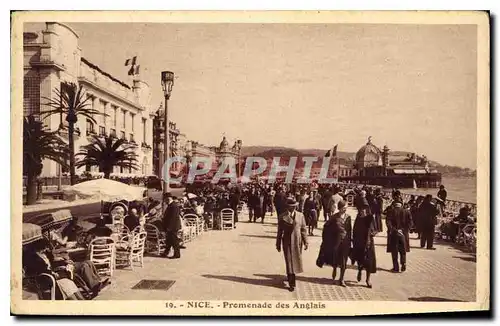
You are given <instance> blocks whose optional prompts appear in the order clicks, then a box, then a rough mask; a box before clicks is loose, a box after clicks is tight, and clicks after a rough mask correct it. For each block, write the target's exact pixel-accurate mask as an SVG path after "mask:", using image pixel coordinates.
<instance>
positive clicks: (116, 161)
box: [76, 135, 139, 179]
mask: <svg viewBox="0 0 500 326" xmlns="http://www.w3.org/2000/svg"><path fill="white" fill-rule="evenodd" d="M92 138H93V139H92V142H91V143H89V144H88V145H85V146H83V147H82V149H81V150H80V152H79V153H78V154H76V156H78V157H83V159H82V160H79V161H78V162H76V166H77V167H78V168H80V167H84V166H98V167H99V172H104V177H105V178H106V179H109V176H110V174H111V172H113V167H115V166H119V167H121V168H125V169H130V168H131V169H135V170H136V169H138V168H139V166H138V165H137V154H135V152H134V150H133V145H127V143H126V142H125V140H124V139H117V138H115V137H112V136H105V137H103V136H96V135H94V136H93V137H92Z"/></svg>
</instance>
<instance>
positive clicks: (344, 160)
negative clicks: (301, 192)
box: [241, 146, 476, 177]
mask: <svg viewBox="0 0 500 326" xmlns="http://www.w3.org/2000/svg"><path fill="white" fill-rule="evenodd" d="M327 151H328V150H327V149H317V148H305V149H295V148H290V147H283V146H243V147H242V149H241V155H242V156H243V157H245V156H260V157H265V158H271V157H276V156H282V157H290V156H297V157H304V156H316V157H322V156H324V155H325V154H326V152H327ZM408 154H411V152H407V151H391V154H390V156H391V157H394V156H396V157H398V158H404V157H406V156H407V155H408ZM337 156H338V157H339V163H340V164H343V165H352V164H353V163H354V159H355V156H356V153H355V152H341V151H339V152H337ZM429 164H430V165H431V166H432V167H435V168H436V170H438V171H439V172H441V173H442V174H443V175H448V176H459V177H460V176H476V171H475V170H471V169H468V168H462V167H459V166H450V165H443V164H441V163H439V162H436V161H432V160H429Z"/></svg>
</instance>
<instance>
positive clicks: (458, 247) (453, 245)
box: [434, 239, 471, 254]
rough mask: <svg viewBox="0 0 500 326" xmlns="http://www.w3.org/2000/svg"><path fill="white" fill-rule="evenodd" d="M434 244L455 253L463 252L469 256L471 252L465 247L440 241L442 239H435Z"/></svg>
mask: <svg viewBox="0 0 500 326" xmlns="http://www.w3.org/2000/svg"><path fill="white" fill-rule="evenodd" d="M434 243H436V244H439V245H441V246H443V247H449V248H453V249H455V250H457V251H460V252H463V253H466V254H471V251H470V250H469V249H468V248H467V247H466V246H464V245H460V244H458V243H456V242H451V241H446V240H442V239H436V240H434Z"/></svg>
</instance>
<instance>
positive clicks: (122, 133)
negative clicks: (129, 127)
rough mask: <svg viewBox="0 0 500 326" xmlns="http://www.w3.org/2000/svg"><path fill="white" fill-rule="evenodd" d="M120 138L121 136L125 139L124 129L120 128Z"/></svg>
mask: <svg viewBox="0 0 500 326" xmlns="http://www.w3.org/2000/svg"><path fill="white" fill-rule="evenodd" d="M120 138H121V139H125V140H127V137H125V131H123V130H122V131H121V132H120Z"/></svg>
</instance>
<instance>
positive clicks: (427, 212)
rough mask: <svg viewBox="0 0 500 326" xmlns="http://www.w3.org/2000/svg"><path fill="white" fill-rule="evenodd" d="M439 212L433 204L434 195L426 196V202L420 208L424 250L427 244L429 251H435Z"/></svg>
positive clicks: (421, 239)
mask: <svg viewBox="0 0 500 326" xmlns="http://www.w3.org/2000/svg"><path fill="white" fill-rule="evenodd" d="M438 214H439V211H438V209H437V207H436V205H435V204H434V203H433V202H432V195H427V196H425V199H424V202H423V203H422V204H421V205H420V208H419V219H420V227H421V230H422V235H421V237H420V247H421V248H423V247H425V245H426V244H427V249H429V250H435V249H436V248H434V247H433V244H434V232H435V228H436V224H437V216H438Z"/></svg>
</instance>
